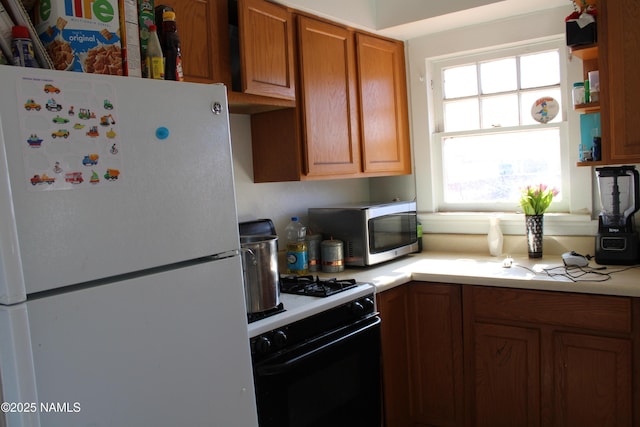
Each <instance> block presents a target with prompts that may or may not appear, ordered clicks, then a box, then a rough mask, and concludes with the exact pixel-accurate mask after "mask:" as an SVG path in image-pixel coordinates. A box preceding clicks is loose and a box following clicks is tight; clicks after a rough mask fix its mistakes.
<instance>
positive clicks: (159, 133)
mask: <svg viewBox="0 0 640 427" xmlns="http://www.w3.org/2000/svg"><path fill="white" fill-rule="evenodd" d="M168 137H169V129H167V128H166V127H164V126H160V127H159V128H158V129H156V138H158V139H167V138H168Z"/></svg>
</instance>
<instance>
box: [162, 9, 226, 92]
mask: <svg viewBox="0 0 640 427" xmlns="http://www.w3.org/2000/svg"><path fill="white" fill-rule="evenodd" d="M223 3H224V4H223ZM226 3H227V2H226V1H225V2H220V1H217V0H167V1H163V2H162V4H165V5H167V6H171V7H172V8H173V9H174V10H175V11H176V21H177V23H178V34H179V35H180V45H181V51H182V67H183V72H184V77H185V80H187V81H190V82H198V83H211V82H222V83H225V84H227V85H230V84H231V73H230V71H229V45H228V40H229V38H228V30H227V27H228V25H229V21H228V17H227V6H226ZM157 4H160V3H157ZM221 29H224V35H225V36H226V37H220V35H221V34H222V33H221ZM225 68H226V72H225V71H223V70H225Z"/></svg>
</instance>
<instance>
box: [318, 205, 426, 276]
mask: <svg viewBox="0 0 640 427" xmlns="http://www.w3.org/2000/svg"><path fill="white" fill-rule="evenodd" d="M417 224H418V217H417V215H416V202H408V201H407V202H402V201H400V202H390V203H358V204H347V205H340V206H331V207H324V208H309V228H310V231H311V232H313V233H322V236H323V238H324V239H330V238H333V239H338V240H342V242H343V244H344V246H343V250H344V261H345V264H346V265H353V266H366V265H373V264H378V263H380V262H384V261H389V260H392V259H395V258H398V257H400V256H403V255H407V254H410V253H412V252H417V250H418V237H417Z"/></svg>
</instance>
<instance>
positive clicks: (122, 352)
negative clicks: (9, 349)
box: [1, 256, 257, 427]
mask: <svg viewBox="0 0 640 427" xmlns="http://www.w3.org/2000/svg"><path fill="white" fill-rule="evenodd" d="M243 305H244V300H243V295H242V283H241V265H240V259H239V257H238V256H234V257H230V258H226V259H222V260H218V261H214V262H208V263H200V264H195V265H191V266H189V267H185V268H182V269H177V270H169V271H165V272H162V273H158V274H153V275H147V276H142V277H138V278H135V279H130V280H126V281H123V282H115V283H111V284H108V285H105V286H97V287H92V288H86V289H81V290H77V291H73V292H68V293H62V294H57V295H54V296H50V297H46V298H38V299H35V300H33V301H29V302H27V303H26V306H27V312H28V319H29V328H30V333H31V347H32V348H33V366H34V372H35V380H36V385H37V392H38V396H37V397H38V400H39V402H40V404H39V406H38V415H39V417H40V424H41V425H42V426H47V427H68V426H105V427H106V426H114V427H115V426H157V427H175V426H205V425H210V426H225V427H234V426H237V427H250V426H257V418H256V407H255V398H254V392H253V376H252V370H251V361H250V351H249V338H248V333H247V327H246V314H245V313H244V311H243V310H238V308H239V307H243ZM3 345H4V343H3ZM1 374H2V376H3V379H4V374H5V372H2V373H1ZM27 380H28V378H27ZM5 396H6V393H5ZM43 403H44V404H45V405H46V407H42V406H40V405H42V404H43ZM49 408H54V409H53V410H49ZM8 415H11V416H15V417H18V416H26V415H27V414H8ZM9 425H10V426H13V425H14V424H13V423H12V422H9ZM15 425H29V424H27V423H24V424H20V423H19V422H18V421H16V424H15Z"/></svg>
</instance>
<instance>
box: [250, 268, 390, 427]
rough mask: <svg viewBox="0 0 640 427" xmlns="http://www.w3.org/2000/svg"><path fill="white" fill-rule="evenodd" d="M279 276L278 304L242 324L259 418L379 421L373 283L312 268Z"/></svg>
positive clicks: (273, 425)
mask: <svg viewBox="0 0 640 427" xmlns="http://www.w3.org/2000/svg"><path fill="white" fill-rule="evenodd" d="M280 282H281V294H280V299H281V301H282V303H283V305H284V308H285V309H284V311H283V312H280V313H277V314H274V315H273V316H269V317H267V318H265V319H262V320H259V321H256V322H253V323H250V324H249V336H250V346H251V358H252V363H253V371H254V380H255V387H256V403H257V406H258V419H259V421H260V426H261V427H295V426H300V425H305V426H313V427H317V426H326V425H331V426H336V427H347V426H348V427H370V426H375V425H380V424H381V401H380V394H381V393H380V390H381V376H380V318H379V317H378V313H377V311H376V305H375V293H374V289H375V288H374V287H373V286H372V285H371V284H368V283H359V282H356V281H355V280H352V279H348V280H343V279H340V280H338V279H319V278H317V277H313V276H302V277H299V276H295V277H292V276H282V277H281V281H280ZM315 395H320V396H322V398H320V399H313V398H309V396H315Z"/></svg>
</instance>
